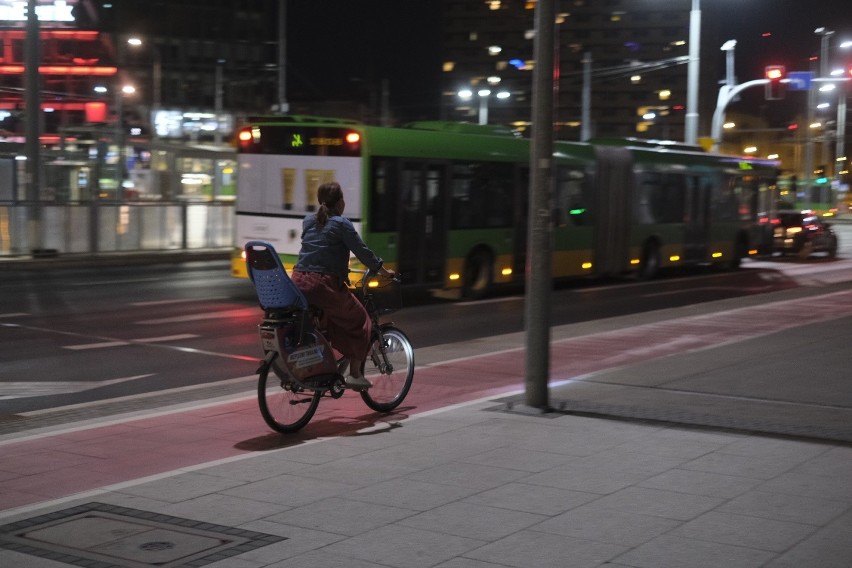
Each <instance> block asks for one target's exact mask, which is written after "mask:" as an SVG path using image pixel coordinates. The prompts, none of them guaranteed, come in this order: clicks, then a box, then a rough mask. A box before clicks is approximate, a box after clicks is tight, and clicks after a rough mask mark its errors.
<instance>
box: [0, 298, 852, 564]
mask: <svg viewBox="0 0 852 568" xmlns="http://www.w3.org/2000/svg"><path fill="white" fill-rule="evenodd" d="M768 296H772V297H771V298H767V297H765V296H764V297H746V298H739V299H736V300H731V301H727V302H726V303H725V305H724V307H725V310H724V311H721V312H719V311H718V309H715V310H711V309H710V307H709V306H706V305H698V306H690V307H689V308H682V309H678V310H674V311H673V313H670V314H659V313H655V314H642V315H637V316H629V317H628V318H624V321H620V322H610V321H606V320H601V321H597V322H589V323H588V324H577V325H575V326H563V327H561V328H557V329H555V330H554V338H553V339H554V349H553V355H552V358H553V361H552V365H551V368H552V376H553V379H552V380H551V385H550V387H551V388H550V395H551V403H552V405H553V406H554V407H555V409H556V410H554V411H552V412H547V413H542V412H540V411H538V410H532V409H528V408H526V407H525V406H524V405H523V404H522V402H523V391H522V390H519V389H522V388H523V387H522V384H521V383H522V375H514V376H515V379H514V384H515V385H516V386H515V391H514V392H505V391H504V392H499V393H496V394H493V395H491V396H488V397H486V398H484V399H480V400H476V401H473V402H466V403H460V404H456V405H454V406H450V407H445V408H437V409H432V410H426V411H421V410H420V409H417V408H409V409H406V410H405V412H406V414H392V415H389V416H384V417H383V416H381V415H376V414H374V413H371V412H369V411H367V410H366V409H365V408H364V407H363V405H360V407H358V409H357V410H352V411H350V412H348V413H346V412H344V413H340V414H336V412H337V410H336V409H335V407H334V404H336V403H338V402H340V401H328V402H329V404H326V402H327V401H323V404H321V405H320V413H325V414H318V416H317V417H316V418H315V419H314V422H312V423H311V424H310V425H309V426H308V427H307V428H306V430H305V431H304V432H303V433H302V434H299V435H297V436H294V437H284V438H282V437H280V436H278V435H275V434H272V433H269V432H264V433H263V434H261V435H257V434H256V433H257V432H258V431H261V432H262V431H263V429H262V428H260V429H259V428H258V427H257V424H258V420H259V418H258V416H257V411H256V409H255V406H254V400H253V397H252V394H251V392H250V391H247V392H246V393H245V395H244V396H243V397H242V398H239V399H232V400H228V401H222V402H217V401H208V402H207V403H196V404H194V405H188V406H187V407H185V408H180V409H173V410H169V409H164V410H163V411H162V412H158V413H151V415H150V416H149V417H148V418H145V417H140V416H134V417H132V418H128V419H118V418H116V419H112V420H104V421H103V423H102V424H99V425H97V427H96V428H91V427H89V426H85V427H83V426H80V427H78V428H68V427H65V428H56V429H54V430H52V431H45V432H34V433H32V434H31V441H32V442H41V443H43V444H44V445H45V446H47V447H55V448H57V450H58V451H63V452H79V454H78V455H80V456H81V459H82V456H83V453H82V450H80V449H74V447H72V444H71V442H70V440H74V439H77V440H79V439H85V438H86V437H87V436H94V435H95V432H97V431H99V430H98V428H113V429H124V430H125V431H126V432H130V431H131V429H132V428H134V427H135V426H134V424H135V422H134V421H138V420H142V419H147V420H150V421H152V422H155V423H156V424H157V425H158V426H159V427H161V428H162V429H163V430H162V434H161V439H163V441H162V443H161V446H160V447H159V448H158V447H153V446H139V447H138V448H135V451H136V452H137V453H138V463H139V464H140V465H139V469H138V470H137V472H138V474H137V475H136V476H135V478H128V479H127V480H126V481H123V482H121V483H117V484H111V485H108V486H105V487H101V488H99V489H95V490H90V491H87V492H85V493H78V494H76V495H72V496H70V497H64V498H59V499H56V500H53V501H49V502H43V503H37V504H34V505H29V506H24V507H20V508H18V509H11V510H7V511H5V512H0V565H2V566H16V567H17V566H22V567H27V568H30V567H32V568H47V567H57V568H58V567H60V566H68V565H76V566H92V567H106V566H126V567H136V566H152V565H155V563H156V565H158V566H166V567H175V566H210V567H216V568H225V567H227V568H252V567H261V566H269V567H285V566H286V567H288V568H301V567H306V568H307V567H311V568H314V567H331V568H333V567H336V566H339V567H347V568H367V567H385V568H387V567H400V568H407V567H413V568H416V567H441V568H486V567H495V568H496V567H502V568H505V567H506V566H514V567H519V568H533V567H550V566H553V567H598V566H600V567H603V566H613V567H615V566H620V567H637V568H638V567H647V568H668V567H671V568H693V567H695V568H700V567H708V568H711V567H712V568H719V567H725V568H737V567H744V568H745V567H755V568H756V567H770V568H782V567H791V568H792V567H795V568H803V567H812V566H813V567H817V566H819V567H820V568H832V567H837V568H840V567H844V568H848V567H849V566H850V565H852V541H850V539H849V534H852V487H850V483H849V472H850V471H852V389H851V388H850V386H849V385H848V383H849V381H848V361H849V357H848V349H849V347H848V346H849V344H850V340H852V291H850V290H849V288H848V285H838V286H834V287H827V288H826V289H823V290H819V291H813V290H811V291H804V290H801V289H799V290H793V291H789V292H786V293H779V294H775V295H768ZM712 312H715V313H712ZM616 323H618V325H616ZM519 345H522V343H521V342H519V338H518V337H517V336H512V337H503V338H495V339H493V340H492V341H491V343H490V344H489V345H488V347H489V348H490V349H492V354H491V355H488V356H472V355H471V354H470V353H469V352H467V353H465V352H464V350H462V349H459V351H458V353H448V352H446V350H445V352H444V353H442V354H441V355H443V357H444V359H443V360H444V361H445V363H442V364H439V363H438V362H437V361H438V355H439V354H438V353H436V352H429V351H427V350H424V351H426V352H425V353H422V355H423V357H422V358H421V357H420V355H421V353H420V352H418V361H419V367H418V379H417V380H418V382H417V384H416V388H420V389H429V388H438V387H439V386H441V387H446V386H451V385H452V380H453V377H454V376H459V374H460V373H464V374H481V375H482V376H483V377H485V376H487V375H488V374H489V373H490V374H491V375H497V374H505V375H512V374H513V373H517V372H518V371H517V370H518V368H519V366H518V361H519V360H520V359H522V353H519ZM500 346H503V347H502V350H500V349H499V347H500ZM477 350H479V351H487V349H484V346H483V345H482V344H481V342H480V344H479V345H478V346H477ZM451 357H452V358H454V359H453V360H449V359H450V358H451ZM424 362H425V364H424ZM420 365H423V366H422V367H421V366H420ZM521 368H522V367H521ZM436 377H440V378H441V379H442V380H443V381H444V384H442V385H438V384H437V379H436ZM346 399H347V397H343V399H341V401H344V400H346ZM357 402H360V401H357ZM353 408H354V407H353ZM415 412H418V413H416V414H415ZM190 413H196V415H197V414H204V415H205V416H207V417H208V418H209V421H208V422H205V425H204V427H203V428H202V427H199V428H195V429H193V428H192V427H190V426H188V425H187V423H186V422H185V420H186V417H187V415H188V414H190ZM604 416H607V417H604ZM333 421H337V424H338V425H339V424H351V425H353V429H352V430H351V431H350V432H349V433H347V434H344V435H341V434H339V429H338V430H337V432H338V433H333V432H334V431H333V430H332V433H329V434H328V435H323V434H322V431H321V430H320V433H319V435H318V434H317V430H316V429H313V430H312V428H314V426H315V424H316V426H318V427H321V425H322V424H323V423H326V422H329V423H330V422H333ZM170 424H173V425H175V427H173V428H172V429H171V430H169V429H168V427H169V425H170ZM243 429H244V430H243ZM356 429H357V430H356ZM234 431H236V439H237V440H240V441H239V442H238V443H236V444H234V446H235V448H236V449H239V450H242V451H243V453H239V454H238V455H231V456H228V457H224V458H220V459H216V460H215V461H210V462H207V463H203V464H200V465H196V466H184V467H178V468H175V469H172V470H170V471H166V472H165V473H157V474H153V475H148V476H147V477H142V476H143V475H147V473H145V470H144V468H143V464H145V463H146V462H152V461H157V460H161V459H164V454H163V453H162V452H163V451H164V450H163V449H164V448H167V447H169V446H175V445H178V444H188V447H195V448H197V451H199V452H203V451H204V450H203V447H204V443H205V441H207V440H212V439H217V438H227V437H228V436H233V434H234ZM252 432H254V433H255V434H252ZM58 434H61V435H63V436H64V437H65V438H64V439H65V442H64V444H63V445H56V444H57V439H58V438H57V435H58ZM166 436H169V437H168V438H165V437H166ZM96 441H97V440H96V439H92V440H90V442H91V443H92V444H91V445H90V446H89V452H94V451H95V448H96V447H97V446H96V444H95V442H96ZM51 444H54V445H52V446H51ZM13 446H14V443H13V442H9V441H8V440H7V441H3V440H2V439H0V455H3V454H6V451H7V450H8V449H9V448H11V447H13ZM245 450H249V451H248V452H246V451H245ZM25 461H26V456H21V457H20V460H14V459H7V460H3V459H2V457H0V480H2V479H9V478H10V477H9V476H11V475H13V472H12V471H10V469H11V468H13V467H14V466H13V465H10V464H16V463H17V464H22V463H23V462H25ZM21 467H23V465H22V466H21ZM148 471H150V470H148ZM4 472H5V473H4ZM95 473H96V472H93V475H94V474H95Z"/></svg>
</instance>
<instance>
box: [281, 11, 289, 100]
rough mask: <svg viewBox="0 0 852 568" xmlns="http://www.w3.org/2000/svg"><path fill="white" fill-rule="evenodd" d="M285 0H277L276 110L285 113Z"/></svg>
mask: <svg viewBox="0 0 852 568" xmlns="http://www.w3.org/2000/svg"><path fill="white" fill-rule="evenodd" d="M289 111H290V104H289V103H288V102H287V0H278V112H280V113H281V114H287V112H289Z"/></svg>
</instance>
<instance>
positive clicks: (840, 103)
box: [834, 81, 847, 179]
mask: <svg viewBox="0 0 852 568" xmlns="http://www.w3.org/2000/svg"><path fill="white" fill-rule="evenodd" d="M846 93H847V86H846V82H845V81H841V82H840V93H838V95H837V141H836V143H835V146H834V148H835V150H834V154H835V155H834V177H835V178H837V179H840V170H842V169H843V167H841V166H844V165H845V164H846Z"/></svg>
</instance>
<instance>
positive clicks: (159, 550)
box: [0, 503, 287, 568]
mask: <svg viewBox="0 0 852 568" xmlns="http://www.w3.org/2000/svg"><path fill="white" fill-rule="evenodd" d="M283 540H287V539H286V537H282V536H275V535H268V534H263V533H258V532H254V531H247V530H242V529H237V528H233V527H225V526H221V525H214V524H211V523H205V522H203V521H193V520H190V519H181V518H178V517H172V516H169V515H162V514H159V513H151V512H149V511H140V510H137V509H128V508H127V507H118V506H115V505H106V504H103V503H88V504H86V505H80V506H78V507H72V508H70V509H64V510H62V511H57V512H54V513H49V514H46V515H41V516H38V517H33V518H31V519H26V520H23V521H18V522H16V523H11V524H8V525H4V526H0V548H5V549H7V550H14V551H17V552H21V553H24V554H30V555H33V556H40V557H42V558H47V559H50V560H55V561H57V562H64V563H66V564H71V565H74V566H86V567H87V568H149V567H151V566H157V567H158V568H177V567H178V566H181V567H196V566H204V565H205V564H210V563H212V562H218V561H220V560H224V559H226V558H230V557H232V556H237V555H238V554H243V553H244V552H248V551H250V550H254V549H256V548H261V547H263V546H267V545H270V544H273V543H276V542H281V541H283Z"/></svg>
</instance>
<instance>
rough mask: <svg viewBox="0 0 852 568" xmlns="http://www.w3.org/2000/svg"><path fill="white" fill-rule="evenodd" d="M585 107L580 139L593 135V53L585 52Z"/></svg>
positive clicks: (582, 115)
mask: <svg viewBox="0 0 852 568" xmlns="http://www.w3.org/2000/svg"><path fill="white" fill-rule="evenodd" d="M582 63H583V103H582V104H583V108H582V111H581V115H580V141H581V142H585V141H587V140H588V139H589V138H591V137H592V54H591V53H590V52H588V51H587V52H585V53H584V54H583V62H582Z"/></svg>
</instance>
